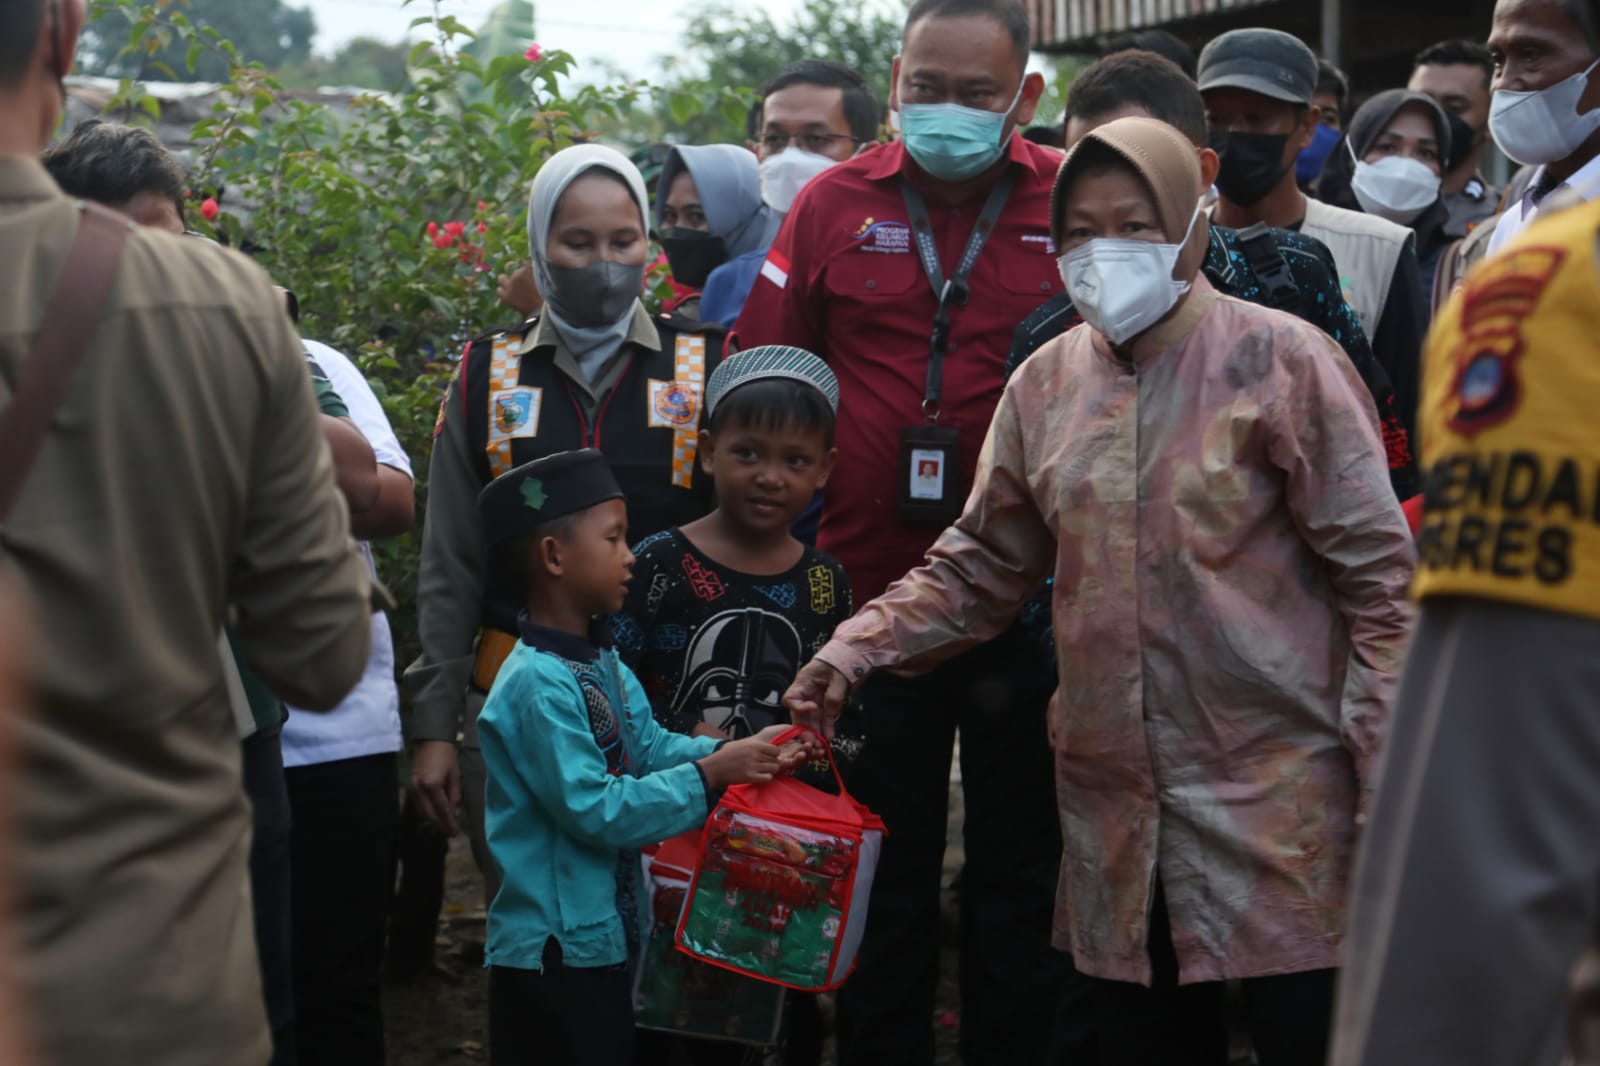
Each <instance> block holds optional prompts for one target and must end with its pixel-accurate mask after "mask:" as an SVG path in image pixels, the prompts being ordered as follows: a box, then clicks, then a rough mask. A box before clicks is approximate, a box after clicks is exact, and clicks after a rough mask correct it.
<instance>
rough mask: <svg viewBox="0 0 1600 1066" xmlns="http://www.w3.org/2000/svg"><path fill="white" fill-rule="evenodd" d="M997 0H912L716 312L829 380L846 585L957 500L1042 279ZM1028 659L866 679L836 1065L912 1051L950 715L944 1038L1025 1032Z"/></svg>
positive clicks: (1030, 787) (1020, 21)
mask: <svg viewBox="0 0 1600 1066" xmlns="http://www.w3.org/2000/svg"><path fill="white" fill-rule="evenodd" d="M1028 44H1029V29H1028V19H1027V15H1026V13H1025V12H1024V10H1023V9H1022V7H1021V5H1020V4H1019V3H1017V2H1016V0H918V2H917V3H915V4H914V5H913V6H912V8H911V11H910V13H909V15H908V16H907V19H906V28H905V36H904V40H903V44H902V54H901V55H900V57H899V58H898V59H896V60H895V65H894V86H893V88H892V90H891V93H890V96H889V106H890V107H891V108H892V109H894V110H895V111H896V112H897V113H898V115H899V124H900V128H901V130H902V133H903V138H902V139H901V140H900V141H897V142H895V143H893V144H890V145H886V146H884V147H882V148H878V149H874V150H872V151H869V152H866V153H864V154H862V155H861V156H858V157H856V158H855V159H852V160H850V161H848V162H845V163H841V164H839V165H838V166H835V167H833V168H831V169H829V170H827V171H825V172H823V173H822V174H820V175H819V176H818V177H816V178H815V179H813V180H812V181H811V183H810V184H808V185H807V186H806V187H805V188H804V189H803V190H802V191H801V193H800V196H799V198H798V199H797V200H796V201H795V203H794V207H793V208H792V210H791V211H790V213H789V215H788V217H787V219H786V220H785V222H784V225H783V229H782V230H781V231H780V232H779V234H778V238H777V241H776V243H774V245H773V247H772V251H771V252H770V253H769V255H768V257H767V260H766V262H765V264H764V265H763V267H762V271H761V277H760V278H759V279H758V280H757V281H756V284H755V288H754V289H753V290H752V292H751V294H750V299H749V301H748V303H747V304H746V305H745V308H744V312H743V314H742V315H741V316H740V318H739V320H738V324H737V326H736V330H735V332H736V343H737V344H738V345H739V346H740V347H750V346H754V345H758V344H793V345H797V346H800V347H803V348H806V349H808V350H810V351H814V352H818V353H820V354H821V355H822V356H823V357H824V358H825V359H827V361H828V363H829V365H830V366H831V367H832V368H833V371H834V373H835V375H837V377H838V379H839V390H840V403H839V423H838V437H837V443H838V448H839V459H840V461H839V464H838V466H837V467H836V468H835V470H834V475H833V477H832V479H831V480H830V481H829V484H828V488H827V492H826V495H825V498H824V503H823V511H822V525H821V532H820V535H819V537H818V546H819V547H820V548H822V549H823V550H824V551H827V552H829V553H831V554H833V555H834V556H835V557H836V558H838V559H839V561H840V562H842V563H843V564H844V566H845V568H846V570H847V571H848V572H849V575H850V580H851V584H852V586H853V588H854V591H855V596H856V600H857V602H859V603H865V602H867V601H868V600H870V599H872V598H873V597H875V596H877V595H878V594H879V593H880V592H882V591H883V590H884V588H885V587H886V586H887V585H888V584H889V583H890V582H892V581H894V580H896V579H897V578H899V577H901V576H902V575H903V574H905V573H906V572H907V571H908V570H910V569H912V568H913V567H915V566H917V565H918V564H920V563H921V562H922V558H923V553H924V552H925V551H926V550H927V548H928V546H929V545H930V544H932V542H933V540H934V538H935V537H936V536H937V535H938V533H939V532H940V531H941V530H942V529H943V528H944V526H945V525H946V524H948V523H949V521H950V520H952V519H953V518H954V517H955V516H956V514H957V513H959V509H960V505H961V504H962V503H963V502H964V501H965V499H966V495H967V490H968V489H969V488H970V486H971V479H972V475H973V470H974V468H975V467H976V465H977V458H978V450H979V447H980V446H981V445H982V443H983V439H984V436H985V434H986V433H987V431H988V428H989V421H990V419H991V417H992V416H993V414H994V410H995V405H996V404H997V403H998V401H999V398H1000V391H1001V387H1002V385H1003V383H1004V380H1005V357H1006V349H1007V344H1008V338H1009V337H1010V334H1011V331H1012V330H1013V329H1014V328H1015V327H1016V324H1017V323H1018V322H1020V321H1021V320H1022V319H1023V318H1024V317H1025V316H1026V315H1027V314H1028V312H1030V311H1031V310H1032V309H1033V308H1034V307H1037V306H1038V304H1039V303H1040V302H1041V301H1042V300H1044V299H1047V298H1048V297H1050V296H1051V295H1053V294H1054V293H1056V292H1057V291H1059V290H1060V288H1061V280H1060V277H1059V275H1058V273H1057V269H1056V260H1055V251H1054V248H1053V246H1052V244H1051V242H1050V237H1049V232H1048V231H1049V205H1050V186H1051V183H1052V181H1053V179H1054V177H1055V172H1056V168H1057V166H1058V164H1059V162H1060V156H1059V155H1058V154H1057V153H1054V152H1052V151H1050V150H1049V149H1046V148H1042V147H1039V146H1037V145H1034V144H1030V143H1029V142H1028V141H1026V140H1024V139H1023V138H1022V137H1021V136H1020V135H1019V134H1017V133H1016V130H1017V128H1018V127H1019V126H1026V125H1027V123H1028V122H1029V121H1031V120H1032V118H1033V116H1034V110H1035V107H1036V105H1037V103H1038V100H1039V95H1040V93H1041V92H1042V91H1043V89H1044V82H1043V79H1042V78H1040V77H1039V76H1038V75H1028V74H1027V73H1026V64H1027V58H1028ZM1053 686H1054V682H1053V680H1052V679H1051V678H1050V676H1049V671H1048V666H1047V664H1045V663H1044V662H1043V661H1042V659H1041V656H1040V655H1039V654H1038V652H1037V651H1036V650H1033V649H1032V648H1030V647H1029V646H1027V645H1026V644H1025V642H1024V641H1023V640H1022V638H1021V637H1020V636H1019V635H1018V634H1017V633H1016V632H1015V631H1013V632H1012V633H1010V634H1008V635H1007V636H1005V637H1002V638H1001V639H999V640H997V641H995V642H994V643H992V644H990V645H987V646H985V647H983V648H980V649H978V650H977V651H974V652H971V653H969V654H967V655H965V656H963V657H961V658H959V659H957V660H955V661H953V662H950V663H947V664H945V665H944V666H942V667H940V668H938V669H937V670H934V671H933V672H931V673H929V674H927V675H925V676H923V677H919V678H901V677H887V676H886V677H881V678H874V679H872V681H871V682H869V683H868V684H867V686H866V687H865V688H864V689H863V691H862V696H861V699H862V710H863V713H864V716H865V725H866V729H867V737H868V740H867V746H866V750H865V752H864V753H863V756H862V760H861V762H860V764H859V766H858V767H857V772H856V773H855V774H854V775H853V776H852V780H851V787H852V790H853V791H855V792H856V793H857V795H858V796H859V797H860V798H861V799H862V800H863V801H864V802H866V803H867V804H869V805H870V806H871V807H872V808H873V810H875V811H876V812H877V813H878V814H879V815H880V816H881V817H882V818H883V819H884V821H885V822H886V823H887V824H888V827H889V839H888V842H887V845H886V848H885V851H884V854H883V858H882V861H881V862H880V864H879V866H878V872H877V879H876V881H875V883H874V885H873V893H872V906H871V912H870V915H869V919H868V922H867V933H866V941H865V943H864V945H863V948H862V954H861V958H860V964H859V967H858V969H857V971H856V974H855V976H854V977H853V978H852V979H851V981H850V983H849V984H848V985H847V986H846V987H845V989H844V992H843V994H842V995H841V998H840V1041H839V1043H840V1053H841V1061H843V1062H844V1063H846V1064H850V1063H862V1062H870V1063H873V1064H887V1063H917V1064H927V1063H931V1062H932V1060H933V1033H932V1026H931V1020H932V1017H933V1009H934V991H935V986H936V984H937V978H938V938H937V930H938V929H939V880H940V872H941V862H942V857H943V853H944V844H945V815H946V810H947V806H948V791H949V768H950V757H951V747H952V742H953V739H954V735H955V731H956V729H957V727H958V726H959V727H960V730H961V769H962V780H963V782H964V786H965V799H966V826H965V838H966V872H965V874H964V876H963V879H962V884H961V986H962V997H961V1000H962V1018H961V1044H962V1052H963V1059H964V1061H965V1062H967V1063H969V1064H971V1063H987V1062H993V1063H1020V1062H1037V1061H1040V1060H1042V1059H1043V1057H1044V1044H1045V1042H1046V1037H1047V1034H1048V1030H1049V1022H1050V1018H1051V1016H1052V1014H1053V1013H1054V1008H1055V1004H1054V1000H1053V996H1054V991H1055V985H1056V981H1057V978H1058V976H1059V973H1060V971H1061V959H1060V957H1059V956H1057V955H1056V954H1055V953H1054V952H1053V950H1052V949H1051V948H1050V943H1049V941H1050V919H1051V907H1052V901H1053V894H1054V886H1055V881H1056V875H1057V873H1058V868H1059V863H1060V853H1061V847H1060V829H1059V826H1058V824H1057V819H1056V813H1055V796H1054V788H1053V785H1052V776H1051V775H1052V768H1051V763H1050V755H1049V748H1048V745H1047V742H1046V738H1045V724H1044V705H1045V701H1046V699H1047V698H1048V696H1049V694H1050V691H1051V689H1052V688H1053Z"/></svg>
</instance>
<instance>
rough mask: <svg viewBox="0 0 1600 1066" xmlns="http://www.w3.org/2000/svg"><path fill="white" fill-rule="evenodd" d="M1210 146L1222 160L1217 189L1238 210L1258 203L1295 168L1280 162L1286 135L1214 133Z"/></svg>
mask: <svg viewBox="0 0 1600 1066" xmlns="http://www.w3.org/2000/svg"><path fill="white" fill-rule="evenodd" d="M1209 143H1210V145H1211V150H1212V151H1213V152H1216V153H1217V155H1218V156H1219V157H1220V158H1221V160H1222V169H1220V170H1219V171H1217V190H1218V191H1219V192H1221V193H1222V198H1223V199H1224V200H1227V201H1229V202H1230V203H1235V204H1238V205H1240V206H1241V207H1249V206H1250V205H1251V204H1255V203H1259V202H1260V201H1261V199H1262V198H1263V197H1264V196H1266V195H1267V193H1269V192H1271V191H1272V190H1273V189H1275V188H1277V187H1278V182H1279V181H1280V180H1282V178H1283V176H1284V175H1285V174H1287V173H1288V172H1289V168H1290V167H1292V166H1293V165H1294V159H1293V158H1292V157H1291V158H1290V160H1289V161H1288V162H1287V163H1286V162H1284V160H1283V156H1284V152H1285V150H1286V149H1287V148H1288V146H1289V135H1288V134H1287V133H1213V134H1212V135H1211V138H1210V142H1209Z"/></svg>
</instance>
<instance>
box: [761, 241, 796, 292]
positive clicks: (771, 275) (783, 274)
mask: <svg viewBox="0 0 1600 1066" xmlns="http://www.w3.org/2000/svg"><path fill="white" fill-rule="evenodd" d="M761 276H762V277H764V278H766V279H767V280H768V281H770V282H772V283H773V284H774V285H776V286H777V287H778V288H780V289H782V288H786V287H787V286H788V284H789V260H788V258H787V257H785V256H784V254H783V253H782V252H780V251H778V250H777V249H776V248H774V249H773V250H772V251H770V252H768V253H767V261H766V262H764V263H762V264H761Z"/></svg>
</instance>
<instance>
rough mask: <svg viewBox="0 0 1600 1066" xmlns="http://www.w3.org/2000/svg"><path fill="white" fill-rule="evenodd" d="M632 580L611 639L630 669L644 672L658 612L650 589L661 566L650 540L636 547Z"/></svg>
mask: <svg viewBox="0 0 1600 1066" xmlns="http://www.w3.org/2000/svg"><path fill="white" fill-rule="evenodd" d="M633 554H634V558H635V559H636V560H637V561H636V562H635V563H634V564H633V580H632V581H631V582H629V584H628V599H627V601H626V602H625V603H623V605H622V610H620V611H618V612H617V613H616V614H615V615H613V616H612V619H611V637H612V639H613V640H614V641H615V642H616V645H617V654H619V655H620V656H621V657H622V661H623V662H624V663H626V664H627V667H628V669H630V670H632V671H634V672H635V673H641V672H643V671H644V670H646V669H647V667H648V664H647V663H646V661H645V660H646V652H647V651H648V650H649V649H650V646H651V640H650V634H651V632H652V631H653V630H654V629H655V612H654V611H653V610H652V609H651V604H650V586H651V584H652V582H653V581H654V578H655V574H656V571H657V569H658V568H659V567H658V564H657V560H656V553H655V552H653V551H652V550H651V544H650V541H649V540H648V539H647V540H645V541H641V542H640V543H639V544H636V545H634V548H633Z"/></svg>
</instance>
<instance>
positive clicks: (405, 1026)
mask: <svg viewBox="0 0 1600 1066" xmlns="http://www.w3.org/2000/svg"><path fill="white" fill-rule="evenodd" d="M950 792H951V802H950V843H949V846H948V847H947V849H946V851H945V871H944V883H945V888H946V892H945V898H944V902H945V906H944V920H943V921H942V922H941V923H940V929H939V935H940V937H941V939H942V942H943V944H944V945H945V951H944V952H943V954H942V956H941V976H940V983H939V1002H938V1006H937V1008H936V1011H935V1017H934V1025H935V1033H936V1036H937V1039H938V1053H937V1058H936V1060H935V1061H936V1063H938V1064H939V1066H945V1064H950V1066H954V1064H955V1063H958V1062H959V1061H960V1058H959V1056H958V1055H957V1050H956V1040H957V1036H958V1034H959V1028H958V1026H959V1019H958V1017H957V1015H956V1013H955V1011H956V1005H957V995H956V965H955V964H956V957H955V943H956V940H955V930H956V921H955V913H956V912H955V899H954V896H953V895H952V894H951V893H950V892H949V891H948V889H949V887H950V883H951V879H952V878H953V877H954V876H955V874H956V871H958V870H959V869H960V868H961V863H962V861H963V853H962V847H961V788H960V783H959V778H958V777H956V776H955V775H952V780H951V789H950ZM444 891H445V903H444V914H443V915H442V917H441V919H440V922H439V930H438V935H437V936H436V938H435V941H434V945H435V946H434V968H433V970H432V971H431V972H428V973H424V974H423V975H422V976H420V977H417V978H415V979H413V980H411V981H408V982H405V983H398V984H397V983H391V984H389V985H387V986H386V987H385V990H384V1004H383V1006H384V1023H385V1026H384V1027H385V1030H386V1031H387V1036H388V1058H389V1063H390V1066H460V1064H463V1063H483V1062H487V1061H488V1060H489V1050H488V1027H487V998H488V975H487V971H485V970H484V969H483V939H484V913H483V901H482V889H481V887H480V884H479V880H478V873H477V870H476V868H475V867H474V866H473V864H472V853H471V851H470V850H469V849H468V847H467V842H466V839H465V838H464V837H460V836H458V837H456V838H455V839H454V840H453V841H451V846H450V852H449V855H448V857H447V858H446V865H445V886H444ZM824 1017H825V1018H829V1017H831V1014H830V1013H829V1012H828V1011H827V1010H826V1008H825V1009H824ZM834 1061H835V1059H834V1056H833V1054H832V1045H831V1041H830V1044H829V1051H828V1053H826V1054H825V1055H824V1062H825V1063H829V1064H831V1063H833V1062H834ZM663 1066H669V1064H663Z"/></svg>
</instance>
